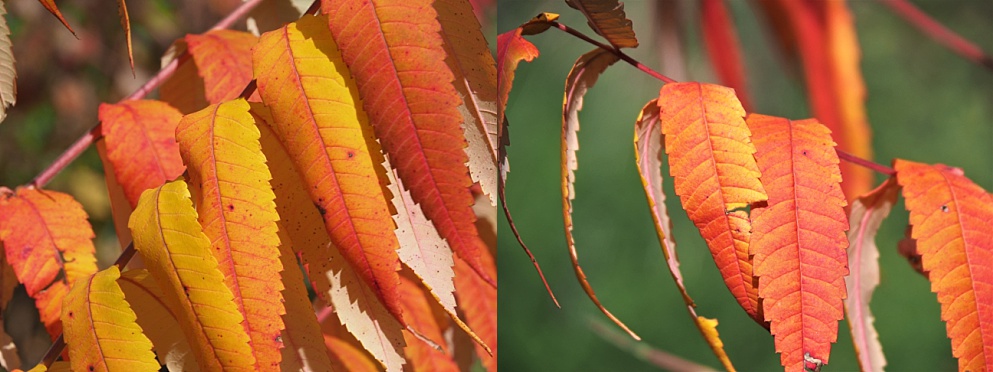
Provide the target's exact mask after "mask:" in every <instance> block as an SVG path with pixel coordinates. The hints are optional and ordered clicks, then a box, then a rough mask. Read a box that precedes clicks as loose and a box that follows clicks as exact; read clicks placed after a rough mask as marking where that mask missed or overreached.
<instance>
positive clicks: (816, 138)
mask: <svg viewBox="0 0 993 372" xmlns="http://www.w3.org/2000/svg"><path fill="white" fill-rule="evenodd" d="M747 121H748V127H749V129H751V130H752V140H753V141H754V142H755V148H756V150H757V151H756V153H755V158H756V160H757V162H758V165H759V168H760V169H761V170H762V184H763V185H764V186H765V188H766V190H767V191H768V192H769V200H768V202H767V204H766V205H761V204H758V205H753V207H752V227H753V232H752V233H753V235H752V236H754V237H755V239H754V240H753V241H752V243H751V247H750V253H751V254H753V255H754V258H753V263H754V265H755V266H754V268H755V276H757V277H758V278H759V296H761V297H762V310H763V312H764V313H765V319H766V320H768V321H769V322H770V331H771V332H772V335H773V336H774V337H775V340H776V351H777V352H779V353H781V356H780V362H781V363H782V365H783V366H784V367H786V369H787V370H800V369H803V368H806V369H819V368H820V367H821V366H822V365H824V364H827V363H828V359H829V356H830V353H831V343H833V342H835V341H836V340H837V338H838V320H840V319H841V318H842V317H843V316H844V313H843V310H842V300H843V299H844V298H845V297H846V295H845V280H844V277H845V276H846V275H848V267H847V265H848V258H847V256H846V255H845V249H846V248H847V247H848V239H846V237H845V234H844V231H845V230H847V229H848V221H847V219H846V218H845V210H844V206H845V204H846V202H845V195H844V194H843V193H842V192H841V186H840V183H841V171H840V170H839V169H838V156H837V154H836V153H835V150H834V142H833V141H831V135H830V131H829V130H828V129H827V127H825V126H823V125H821V124H820V123H818V122H817V121H816V120H813V119H808V120H800V121H790V120H788V119H784V118H777V117H771V116H763V115H755V114H752V115H749V116H748V119H747Z"/></svg>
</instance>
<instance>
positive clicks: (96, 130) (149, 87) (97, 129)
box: [31, 0, 320, 188]
mask: <svg viewBox="0 0 993 372" xmlns="http://www.w3.org/2000/svg"><path fill="white" fill-rule="evenodd" d="M261 2H262V0H249V1H246V2H244V3H242V4H241V5H240V6H238V8H237V9H235V10H234V11H233V12H231V14H228V16H227V17H225V18H224V19H222V20H221V21H220V22H217V24H216V25H214V27H212V28H211V30H220V29H226V28H228V27H231V25H232V24H234V23H235V22H236V21H237V20H239V19H241V18H242V17H244V16H245V15H246V14H248V12H249V11H251V10H252V9H254V8H255V7H256V6H258V5H259V3H261ZM315 3H317V4H320V2H318V1H315ZM188 58H190V55H189V53H188V52H184V53H183V54H181V55H180V56H178V57H176V58H174V59H173V60H172V62H169V64H167V65H166V66H165V67H163V68H162V69H161V70H159V73H158V74H156V75H155V76H154V77H152V78H151V79H150V80H148V82H146V83H145V84H144V85H142V86H141V87H140V88H138V89H137V90H135V91H134V92H133V93H131V95H129V96H127V97H125V98H124V99H122V100H120V101H118V103H120V102H124V101H128V100H136V99H142V98H145V96H147V95H148V94H149V93H151V92H152V91H153V90H155V89H156V88H158V87H159V85H162V83H163V82H164V81H165V80H166V79H168V78H169V77H171V76H172V74H173V73H175V72H176V69H177V68H179V64H180V63H181V62H183V61H185V60H186V59H188ZM102 132H103V130H102V129H101V126H100V123H97V125H94V126H93V129H90V130H89V131H88V132H86V133H84V134H83V135H82V136H81V137H79V139H77V140H76V142H74V143H73V144H72V145H71V146H69V148H68V149H66V150H65V151H64V152H62V154H61V155H59V157H58V158H57V159H55V161H53V162H52V164H49V165H48V167H47V168H45V169H44V170H42V171H41V173H39V174H38V176H36V177H35V178H34V180H32V181H31V186H32V187H34V188H42V187H44V186H45V185H47V184H48V182H50V181H51V180H52V179H53V178H55V176H57V175H58V174H59V172H61V171H62V169H64V168H65V167H66V166H68V165H69V164H70V163H72V162H73V160H76V158H78V157H79V155H80V154H82V153H83V151H86V149H87V148H89V147H90V145H92V144H93V142H95V141H96V140H98V139H100V137H102V135H103V133H102Z"/></svg>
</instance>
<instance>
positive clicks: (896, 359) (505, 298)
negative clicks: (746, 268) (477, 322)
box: [497, 0, 993, 371]
mask: <svg viewBox="0 0 993 372" xmlns="http://www.w3.org/2000/svg"><path fill="white" fill-rule="evenodd" d="M664 1H666V2H669V4H666V5H673V4H672V3H673V2H675V3H677V4H676V5H678V8H679V10H678V15H677V16H676V17H673V18H672V19H678V20H679V22H680V23H679V24H678V25H676V27H677V28H678V29H679V30H681V32H682V40H683V41H684V46H685V48H684V56H683V60H684V61H685V65H686V70H685V72H683V71H679V69H678V67H677V66H675V65H671V64H670V65H669V66H664V65H663V64H662V62H661V61H662V56H660V48H658V46H657V42H658V37H657V30H658V29H657V26H658V22H660V20H659V18H657V16H656V14H655V4H653V3H655V2H654V1H633V0H629V1H626V2H625V10H626V12H627V15H628V17H629V18H630V19H631V20H632V21H633V22H634V28H635V31H636V33H637V35H638V39H639V41H640V43H641V46H640V47H638V48H637V49H634V50H631V49H627V50H626V52H627V53H628V54H629V55H631V56H632V57H634V58H635V59H637V60H639V61H641V62H643V63H645V64H646V65H648V66H651V67H652V68H654V69H656V70H658V71H660V72H662V73H663V74H667V75H670V76H672V77H674V78H676V79H677V80H683V79H686V80H697V81H705V82H716V80H715V78H714V74H713V73H712V71H711V69H710V65H709V62H708V61H707V59H706V55H705V50H704V48H703V45H702V44H701V36H700V24H699V20H698V19H699V12H698V8H697V5H696V3H695V2H691V1H675V0H664ZM728 3H729V6H730V9H731V10H732V13H733V17H734V21H735V23H736V24H737V26H738V36H739V39H740V42H741V45H742V48H743V50H744V54H745V58H746V71H747V74H748V78H749V88H750V92H751V94H752V98H753V101H754V104H755V105H756V109H757V110H756V111H758V112H761V113H764V114H770V115H778V116H786V117H790V118H794V119H800V118H806V117H808V116H809V110H808V106H807V101H806V96H805V90H804V86H803V81H802V80H803V76H802V70H801V69H800V66H799V65H796V64H790V63H788V62H787V59H786V58H783V56H781V55H779V52H778V49H777V48H775V45H773V44H772V43H773V42H774V37H773V36H772V35H771V33H770V30H769V28H768V27H767V26H768V22H767V21H766V20H765V19H763V18H762V16H761V14H757V13H756V12H755V11H754V9H753V7H752V5H753V4H752V2H740V1H730V2H728ZM849 3H850V7H851V9H852V12H853V14H854V16H855V20H856V27H857V30H858V37H859V42H860V44H861V46H862V69H863V74H864V77H865V82H866V86H867V89H868V102H867V111H868V116H869V121H870V123H871V125H872V127H873V131H874V137H873V147H874V149H875V151H876V158H875V160H876V161H877V162H878V163H882V164H889V162H890V160H891V159H893V158H895V157H901V158H905V159H909V160H914V161H919V162H927V163H945V164H949V165H954V166H957V167H961V168H962V169H963V170H964V171H965V173H966V175H967V176H969V177H970V178H971V179H972V180H973V181H974V182H976V183H977V184H979V185H980V186H981V187H983V188H985V189H986V190H993V73H991V72H990V71H988V70H984V69H982V68H980V67H978V66H976V65H974V64H972V63H971V62H969V61H967V60H965V59H963V58H961V57H959V56H958V55H956V54H953V53H952V52H950V51H949V50H947V49H945V48H944V47H942V46H940V45H938V44H936V43H935V42H934V41H932V40H931V39H930V38H928V37H927V36H925V35H923V34H922V33H921V32H920V31H918V30H917V29H915V28H913V27H912V26H910V25H909V24H907V23H906V22H905V21H904V20H902V19H901V18H898V17H897V16H896V15H895V14H893V13H892V12H891V11H890V10H889V8H887V7H885V6H884V5H882V4H880V3H878V2H875V1H865V0H859V1H850V2H849ZM914 3H915V4H916V5H917V6H919V7H920V8H921V9H922V10H923V11H925V12H927V13H928V14H930V15H931V16H932V17H934V18H935V19H937V20H938V21H940V22H941V23H942V24H944V25H947V26H949V27H951V28H952V29H953V30H955V31H956V32H958V33H959V34H960V35H962V36H964V37H965V38H967V39H969V40H971V41H973V42H975V43H977V44H978V45H979V46H980V47H981V48H982V49H983V50H985V51H987V52H991V51H993V2H990V1H986V0H978V1H914ZM498 12H499V17H498V26H497V29H498V31H499V32H506V31H508V30H511V29H513V28H514V27H517V26H518V25H519V24H521V23H523V22H525V21H527V20H528V19H530V18H531V17H533V16H534V15H535V14H538V13H539V12H555V13H560V14H561V16H562V17H561V19H560V20H561V21H562V22H563V23H565V24H567V25H569V26H571V27H573V28H576V29H578V30H581V31H582V32H584V33H586V34H587V35H590V36H595V34H594V33H593V32H592V31H591V30H590V29H589V27H588V26H587V25H586V20H585V19H584V18H583V16H582V14H581V13H579V12H578V11H575V10H573V9H571V8H569V7H567V6H566V5H565V4H564V2H563V1H552V0H548V1H524V0H500V2H499V9H498ZM670 22H671V21H670ZM528 40H529V41H531V42H533V43H534V44H535V45H537V47H538V48H539V50H540V51H541V56H540V57H538V58H537V59H536V60H535V61H534V62H531V63H525V62H522V63H521V65H520V67H518V69H517V75H516V79H515V80H514V90H513V92H512V94H511V97H510V102H509V104H508V106H509V110H508V112H507V117H508V119H509V121H510V136H511V146H510V147H509V149H508V153H509V157H510V163H511V172H510V174H509V176H508V184H507V202H508V204H509V206H510V208H511V211H512V212H513V213H514V220H515V222H516V223H517V224H518V227H519V228H520V230H521V234H522V236H523V238H524V240H525V242H526V243H527V244H528V246H529V248H531V250H532V251H533V252H534V254H535V256H536V257H537V259H538V261H539V262H540V263H541V264H542V268H543V269H544V270H545V274H546V276H547V277H548V279H549V282H550V284H551V286H552V289H553V290H554V291H555V294H556V295H557V296H558V298H559V301H560V302H561V303H562V306H563V308H562V309H557V308H555V306H554V304H553V303H552V301H551V300H550V299H549V298H548V295H547V294H546V292H545V289H544V287H543V286H542V285H541V282H540V281H539V279H538V277H537V275H536V273H535V270H534V268H533V267H532V266H531V264H530V262H528V259H527V256H526V255H524V253H523V252H522V251H521V248H520V247H519V246H518V245H517V243H516V241H515V240H514V237H513V235H511V234H510V229H509V227H508V226H507V224H506V221H505V220H504V219H503V218H501V222H500V226H499V231H500V234H499V254H500V265H499V268H500V273H499V275H500V278H501V279H500V310H499V319H500V341H501V342H500V344H501V351H500V361H499V362H500V367H501V369H504V370H508V371H574V370H583V371H606V370H610V371H621V370H623V371H628V370H653V369H654V368H655V367H653V366H652V365H651V364H649V363H646V362H643V361H641V360H638V359H637V358H635V357H634V356H633V355H632V354H630V353H629V352H628V351H624V350H620V349H618V348H617V347H615V346H613V345H612V344H610V343H608V342H606V341H605V340H604V339H603V338H601V337H600V336H598V335H596V334H595V333H594V332H593V331H592V328H591V327H590V322H591V319H592V320H596V321H607V320H606V318H605V317H604V316H603V315H602V314H601V313H600V312H599V310H597V309H596V308H595V307H594V306H593V304H592V302H591V301H590V300H589V299H588V298H587V297H586V295H585V294H584V293H583V291H582V289H581V287H580V286H579V285H578V283H577V281H576V277H575V275H574V274H573V271H572V268H571V267H570V263H569V258H568V252H567V249H566V246H565V240H564V234H563V224H562V213H561V207H562V206H561V192H560V188H559V161H560V155H559V153H560V147H559V146H560V145H559V140H560V131H561V129H560V128H561V121H562V119H561V108H562V90H563V86H564V81H565V77H566V75H567V74H568V72H569V69H570V67H571V66H572V64H573V62H574V61H575V59H576V58H578V57H579V56H580V55H581V54H582V53H585V52H587V51H589V50H591V49H592V46H591V45H589V44H587V43H585V42H583V41H581V40H579V39H576V38H574V37H571V36H569V35H567V34H565V33H563V32H560V31H558V30H556V29H551V30H549V31H546V32H545V33H544V34H541V35H537V36H529V37H528ZM668 57H669V58H678V56H677V57H672V56H671V55H670V56H668ZM660 87H661V83H660V82H658V81H656V80H654V79H652V78H651V77H649V76H647V75H645V74H643V73H641V72H640V71H638V70H636V69H634V68H633V67H631V66H630V65H627V64H625V63H623V62H619V63H617V64H616V65H615V66H612V67H611V68H610V69H608V70H607V72H606V73H605V74H604V75H603V76H602V77H601V78H600V80H599V82H598V83H597V85H596V86H595V87H593V88H592V89H591V90H590V92H589V93H588V94H587V95H586V99H585V103H584V109H583V111H582V112H581V113H580V122H581V125H582V127H581V131H580V132H579V140H580V145H581V147H580V151H579V152H578V156H579V164H580V166H579V170H578V171H577V172H576V174H577V182H576V186H575V187H576V193H577V197H576V200H575V204H574V221H575V231H574V233H575V238H576V244H577V249H578V251H579V260H580V263H581V265H582V267H583V269H584V271H585V273H586V275H587V276H588V278H589V281H590V283H591V285H592V286H593V288H594V290H596V293H597V295H598V297H599V298H600V300H601V301H602V303H603V304H604V305H605V306H606V307H607V308H608V309H609V310H610V311H611V312H613V313H614V315H616V316H617V317H618V318H620V319H621V320H622V321H624V322H625V323H626V324H627V325H628V326H630V327H631V328H632V329H633V330H634V331H635V332H637V333H638V334H639V335H640V336H642V338H643V339H644V342H645V343H646V344H649V345H652V346H655V347H657V348H659V349H661V350H664V351H667V352H670V353H674V354H676V355H678V356H681V357H683V358H686V359H688V360H692V361H695V362H698V363H702V364H705V365H709V366H712V367H714V368H718V367H719V366H720V365H719V363H717V361H716V359H715V358H714V356H713V354H712V353H711V351H710V349H709V348H708V346H707V344H706V343H705V342H704V341H703V339H702V337H701V336H700V334H699V332H698V331H697V329H696V328H695V327H694V325H693V323H692V321H691V320H690V319H689V318H688V316H687V313H686V310H685V309H684V307H683V306H684V305H683V302H682V300H681V298H680V296H679V294H678V292H677V290H676V288H675V285H674V284H673V282H672V279H671V278H670V276H669V273H668V272H667V271H668V269H667V268H666V266H665V262H664V258H663V256H662V252H661V249H660V247H659V243H658V240H657V238H656V235H655V230H654V228H653V225H652V220H651V217H650V216H649V211H648V207H647V203H646V201H645V196H644V193H643V191H642V188H641V181H640V179H639V177H638V174H637V170H636V168H635V165H634V156H633V155H634V154H633V145H632V138H633V125H634V120H635V118H636V117H637V115H638V112H639V110H640V109H641V107H642V106H643V105H644V104H645V102H647V101H648V100H650V99H652V98H654V97H656V96H657V95H658V89H659V88H660ZM662 173H663V174H664V175H666V177H665V178H666V182H665V186H664V187H665V191H666V193H667V196H668V199H667V203H668V207H669V211H670V215H671V216H672V220H673V223H674V225H675V226H674V232H673V234H674V236H675V239H676V241H677V250H678V252H679V258H680V261H681V268H682V272H683V275H684V276H685V280H686V283H687V289H688V291H689V293H690V295H691V296H693V298H694V299H695V300H696V302H697V305H698V307H697V311H698V313H700V315H702V316H706V317H711V318H717V319H718V320H719V321H720V325H719V326H718V331H719V332H720V334H721V338H722V339H723V341H724V343H725V350H727V352H728V354H729V356H730V358H731V360H732V361H733V362H734V363H735V366H736V367H738V368H740V369H741V370H748V371H758V370H763V371H764V370H780V369H781V368H782V367H780V365H779V355H778V354H776V352H775V349H774V346H773V340H772V337H771V336H770V335H769V334H768V333H767V332H766V331H765V330H764V329H762V328H761V327H760V326H758V325H757V324H755V323H754V322H753V321H751V320H750V319H749V318H748V317H747V316H746V315H745V313H744V312H743V311H742V310H741V309H740V308H739V307H738V305H737V304H736V303H735V302H734V300H733V298H732V297H731V295H730V292H729V291H728V290H727V288H726V287H725V286H724V284H723V283H722V281H721V279H720V275H719V273H718V272H717V270H716V267H715V265H714V263H713V260H712V259H711V258H710V255H709V251H708V250H707V248H706V245H705V243H704V241H703V240H702V238H700V235H699V233H698V232H697V231H696V229H695V228H694V227H693V225H692V224H691V223H690V222H689V220H688V219H687V218H686V214H685V212H684V211H683V210H682V208H681V207H680V206H679V201H678V197H676V196H675V195H674V194H673V193H672V180H671V178H669V177H668V169H667V167H664V168H663V170H662ZM877 179H878V180H879V181H882V179H883V178H882V176H878V175H877ZM903 208H904V207H903V202H902V201H901V202H900V203H899V204H897V205H896V206H895V207H894V210H893V213H892V214H891V215H890V217H889V218H888V219H887V221H886V222H885V223H884V225H883V227H882V229H881V231H880V233H879V236H878V237H877V242H878V244H879V247H880V251H881V257H880V264H881V267H882V268H881V285H880V287H879V288H878V289H877V290H876V292H875V295H874V297H873V302H872V309H873V311H874V313H875V315H876V327H877V329H878V330H879V333H880V339H881V342H882V344H883V349H884V352H885V353H886V356H887V358H888V362H889V364H888V366H887V369H888V370H894V371H910V370H920V371H939V370H955V369H956V368H957V367H956V361H955V360H954V358H953V357H952V355H951V346H950V341H949V340H948V338H947V337H946V336H945V325H944V323H943V322H942V321H941V318H940V314H939V305H938V303H937V300H936V297H935V295H934V294H933V293H931V292H930V288H929V283H928V281H927V280H926V278H924V277H922V276H921V275H919V274H917V273H916V272H914V271H913V270H912V269H911V268H910V266H909V265H908V264H907V262H906V260H904V259H903V258H902V257H901V256H899V255H898V254H897V251H896V244H897V241H898V240H899V239H900V238H902V236H903V232H904V228H905V226H906V224H907V213H906V211H905V210H904V209H903ZM609 327H610V328H613V329H617V328H616V327H615V326H613V325H612V324H611V325H609ZM857 369H858V367H857V365H856V364H855V354H854V351H853V349H852V346H851V336H850V333H849V331H848V324H847V323H846V322H844V321H842V322H841V323H840V324H839V341H838V343H837V344H835V345H834V347H833V348H832V357H831V363H830V364H829V365H828V367H826V368H825V370H827V371H849V370H857Z"/></svg>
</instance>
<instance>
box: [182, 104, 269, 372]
mask: <svg viewBox="0 0 993 372" xmlns="http://www.w3.org/2000/svg"><path fill="white" fill-rule="evenodd" d="M248 108H249V105H248V102H246V101H245V100H244V99H238V100H234V101H229V102H225V103H221V104H217V105H210V106H208V107H207V108H205V109H203V110H200V111H198V112H195V113H192V114H189V115H186V116H185V117H183V120H181V121H180V122H179V126H178V127H176V140H177V141H178V142H179V152H180V154H181V155H182V156H183V162H185V163H186V164H187V167H188V168H189V184H190V185H193V186H191V189H192V188H195V189H197V190H198V191H199V192H194V193H193V203H194V205H195V206H196V209H197V213H198V218H197V220H198V221H199V222H200V225H201V226H203V232H204V234H205V235H206V236H207V238H208V239H210V242H211V243H210V245H211V250H210V251H211V252H212V253H213V255H214V258H216V259H217V262H218V268H219V269H220V271H221V273H223V274H224V284H225V285H227V287H228V289H230V290H231V292H232V294H234V301H235V304H236V305H237V306H238V310H239V311H240V312H241V314H242V316H244V317H245V322H244V323H242V326H243V327H244V328H245V331H246V332H247V333H248V335H249V336H250V337H251V346H252V350H253V353H254V355H255V359H256V361H257V363H258V368H260V369H263V370H275V369H278V368H279V361H280V353H279V348H281V347H282V342H281V341H279V336H280V333H281V331H282V329H283V321H282V318H281V316H282V314H284V313H285V310H284V309H283V296H282V294H281V293H280V292H281V291H282V290H283V283H282V282H281V281H279V280H274V278H278V277H279V272H280V271H282V269H283V268H282V265H281V264H280V262H279V248H278V247H279V237H278V236H277V235H276V230H277V229H276V221H278V220H279V215H278V214H276V205H275V204H274V203H273V201H272V200H273V199H275V195H274V194H273V193H272V187H271V186H270V185H269V180H270V179H272V176H271V175H270V174H269V169H268V168H267V167H266V159H265V156H264V155H263V154H262V148H261V146H260V145H259V131H258V129H256V127H255V120H254V119H253V118H252V115H251V114H249V113H248Z"/></svg>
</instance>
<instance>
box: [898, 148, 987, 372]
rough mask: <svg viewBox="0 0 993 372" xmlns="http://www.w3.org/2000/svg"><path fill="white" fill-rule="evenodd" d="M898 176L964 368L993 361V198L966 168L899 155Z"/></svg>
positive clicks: (978, 367) (924, 261)
mask: <svg viewBox="0 0 993 372" xmlns="http://www.w3.org/2000/svg"><path fill="white" fill-rule="evenodd" d="M893 168H895V169H896V179H897V181H898V182H899V183H900V186H903V198H904V199H905V200H906V206H907V210H909V211H910V224H911V225H912V226H913V231H912V237H913V238H914V239H915V240H916V241H917V252H918V253H919V254H920V255H921V263H922V264H923V268H924V271H927V272H928V279H929V280H930V281H931V291H932V292H934V293H936V294H938V302H939V303H941V319H942V320H944V321H945V327H946V331H947V333H948V337H949V338H951V339H952V355H954V356H955V357H956V358H958V361H959V370H960V371H982V370H984V369H986V368H989V367H990V366H993V230H991V229H990V221H993V197H991V196H990V194H988V193H987V192H986V191H984V190H983V189H982V188H981V187H979V186H977V185H976V184H975V183H972V181H970V180H969V179H968V178H966V177H965V174H964V173H963V172H962V170H961V169H958V168H952V167H949V166H947V165H943V164H935V165H928V164H921V163H915V162H912V161H907V160H901V159H897V160H896V161H894V162H893Z"/></svg>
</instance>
